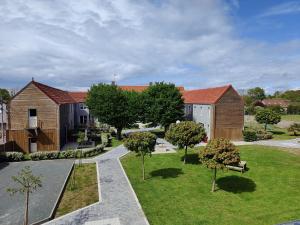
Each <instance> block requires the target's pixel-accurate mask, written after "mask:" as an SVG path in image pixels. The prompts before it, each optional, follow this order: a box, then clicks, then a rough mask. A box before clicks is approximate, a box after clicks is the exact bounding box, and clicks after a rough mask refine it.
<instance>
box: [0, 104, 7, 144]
mask: <svg viewBox="0 0 300 225" xmlns="http://www.w3.org/2000/svg"><path fill="white" fill-rule="evenodd" d="M2 113H3V127H4V130H6V129H7V113H6V105H5V104H3V112H2V110H1V105H0V133H1V135H0V144H3V138H2ZM5 136H6V131H4V138H6V137H5ZM5 142H6V140H5V139H4V143H5Z"/></svg>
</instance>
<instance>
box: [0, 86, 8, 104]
mask: <svg viewBox="0 0 300 225" xmlns="http://www.w3.org/2000/svg"><path fill="white" fill-rule="evenodd" d="M1 97H2V98H3V101H5V102H7V101H9V99H10V94H9V92H8V90H6V89H3V88H0V100H1Z"/></svg>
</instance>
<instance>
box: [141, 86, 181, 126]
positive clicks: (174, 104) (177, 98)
mask: <svg viewBox="0 0 300 225" xmlns="http://www.w3.org/2000/svg"><path fill="white" fill-rule="evenodd" d="M144 107H145V122H151V123H153V124H160V125H162V126H164V127H165V130H166V129H167V128H168V126H169V125H170V124H171V123H174V122H176V121H177V120H182V119H183V116H184V111H183V109H184V102H183V99H182V95H181V93H180V91H179V89H178V88H176V87H175V85H174V84H170V83H169V84H167V83H164V82H159V83H155V84H153V85H150V86H149V88H148V89H146V90H145V92H144Z"/></svg>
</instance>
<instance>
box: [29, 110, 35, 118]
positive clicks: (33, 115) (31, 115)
mask: <svg viewBox="0 0 300 225" xmlns="http://www.w3.org/2000/svg"><path fill="white" fill-rule="evenodd" d="M29 117H36V109H29Z"/></svg>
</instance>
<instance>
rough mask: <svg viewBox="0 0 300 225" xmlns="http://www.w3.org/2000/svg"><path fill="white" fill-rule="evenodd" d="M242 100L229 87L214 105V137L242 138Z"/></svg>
mask: <svg viewBox="0 0 300 225" xmlns="http://www.w3.org/2000/svg"><path fill="white" fill-rule="evenodd" d="M243 127H244V102H243V100H242V99H241V97H240V96H239V94H238V93H237V92H236V91H235V90H234V89H233V88H230V89H229V90H228V91H227V92H226V93H225V94H224V95H223V96H222V98H221V99H220V100H219V101H218V103H217V104H216V106H215V132H214V137H215V138H220V137H223V138H228V139H231V140H242V139H243V133H242V131H243Z"/></svg>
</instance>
